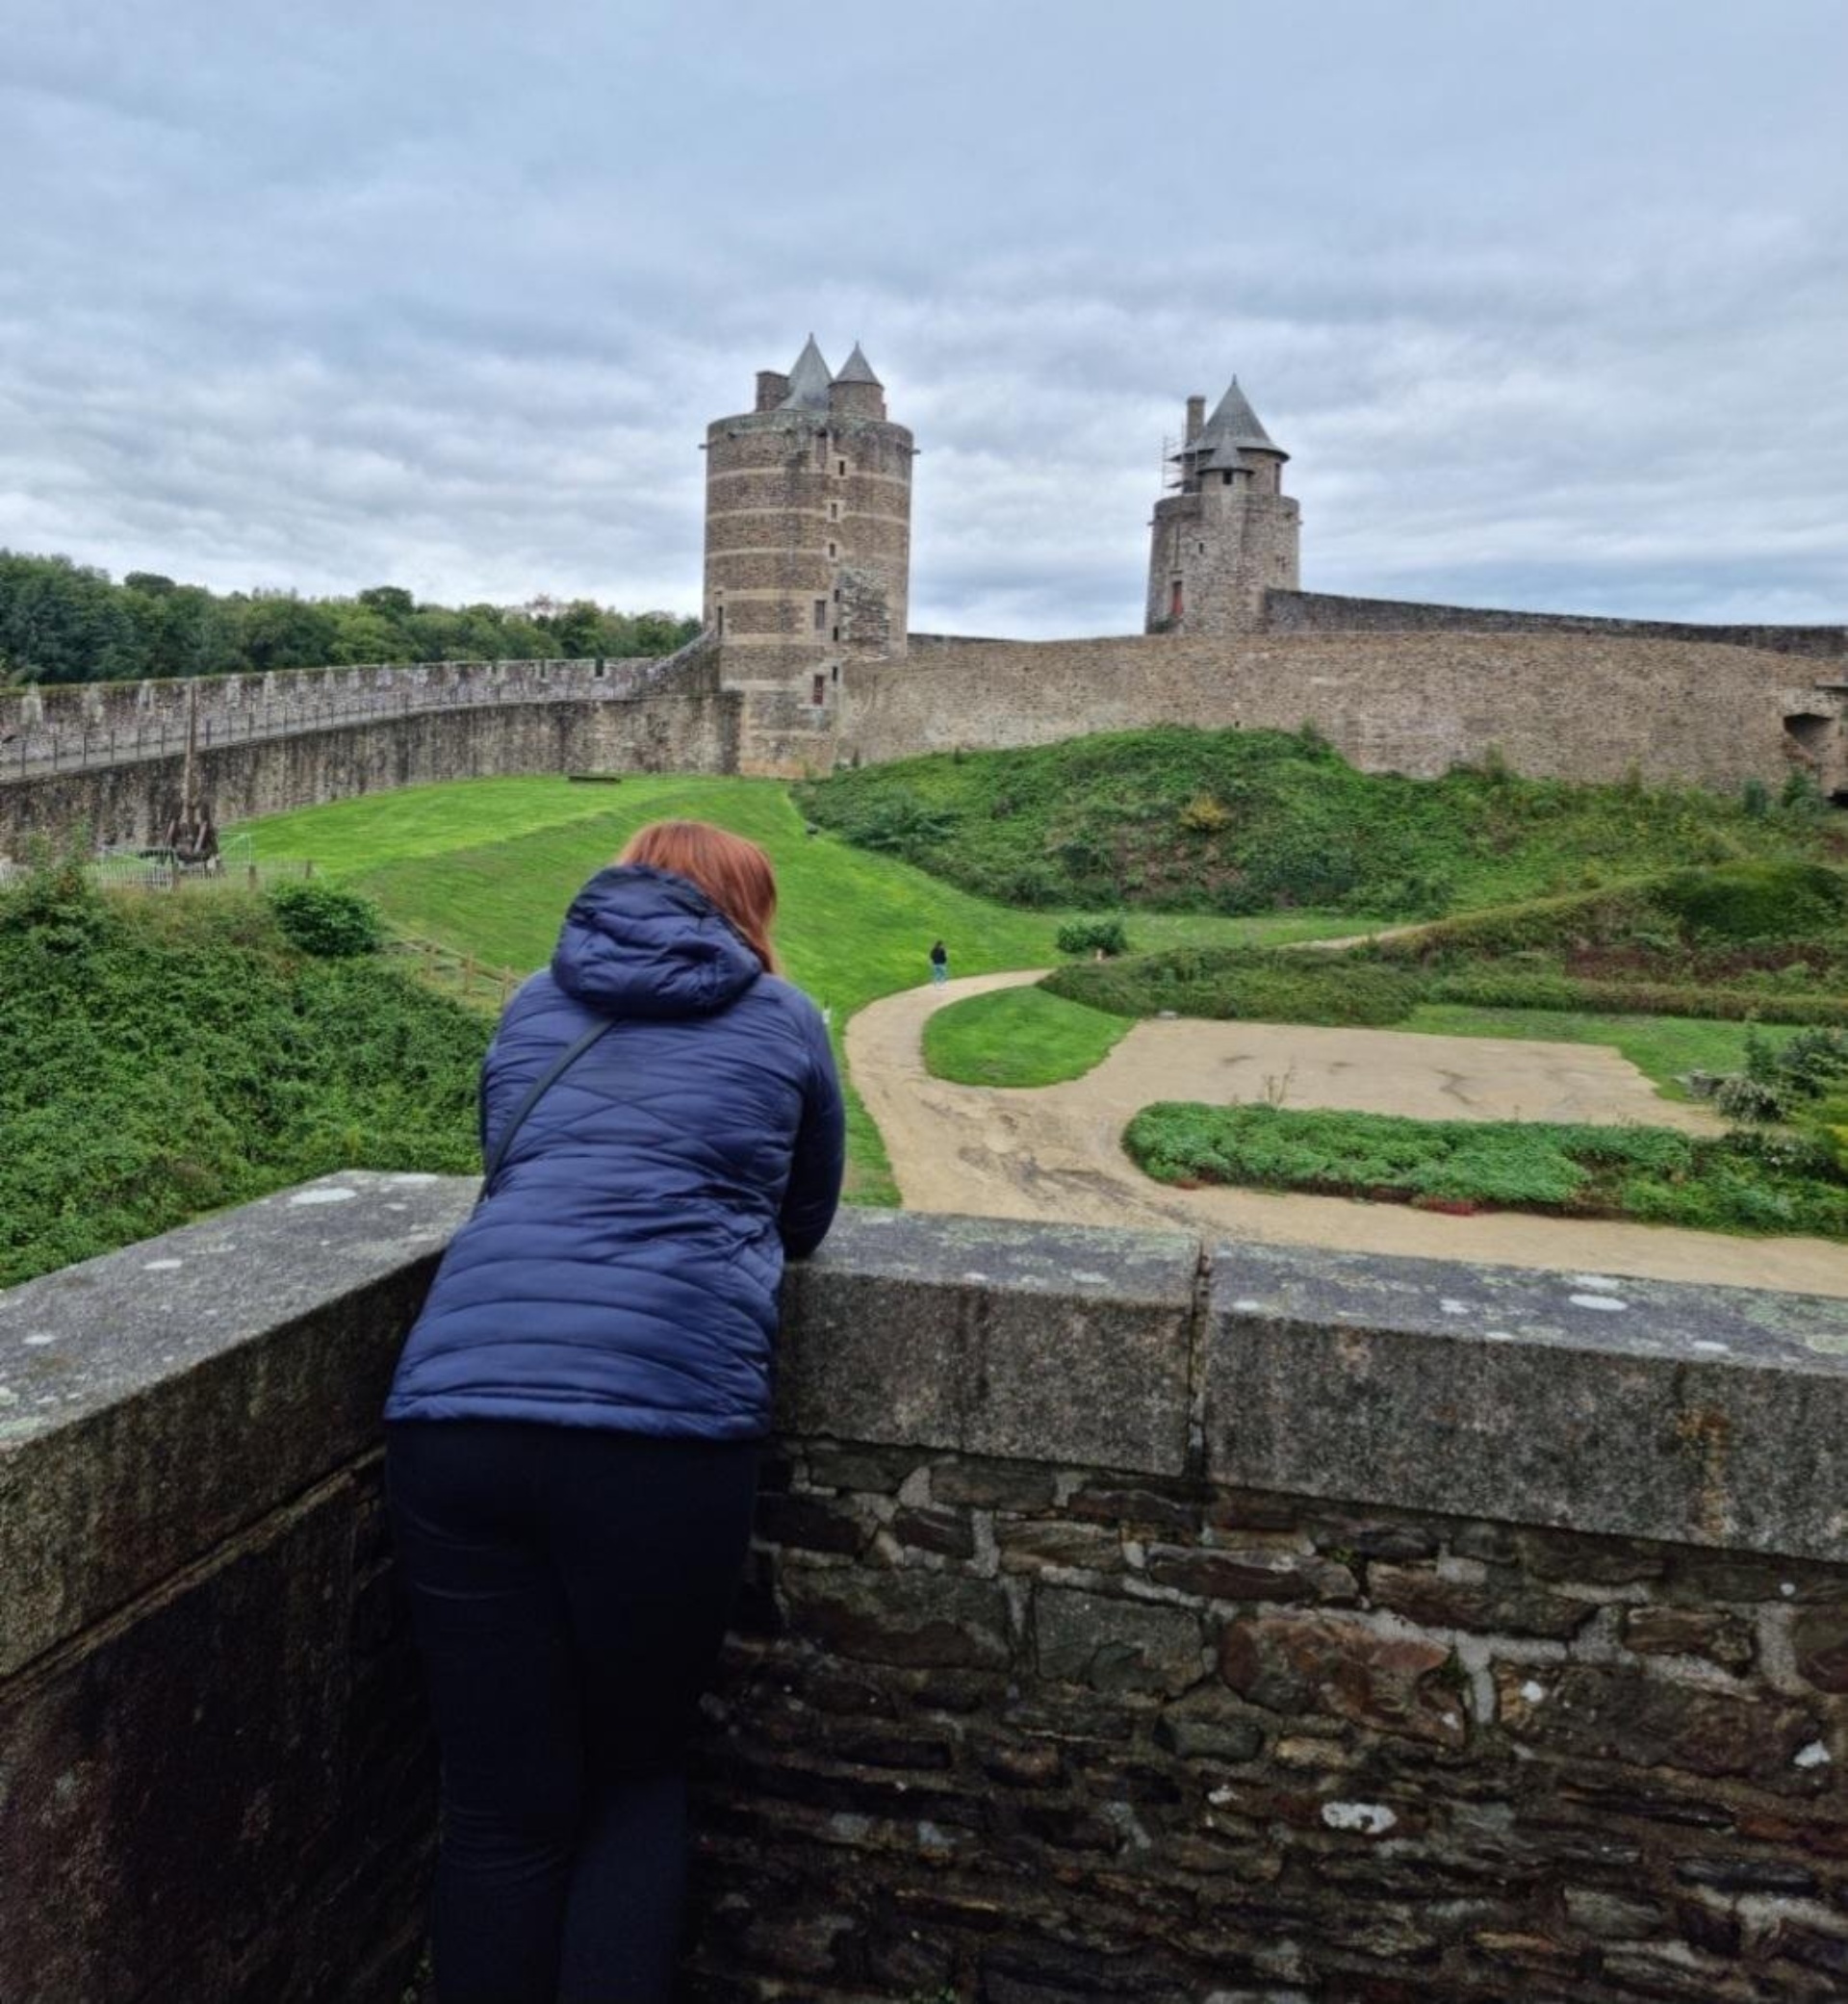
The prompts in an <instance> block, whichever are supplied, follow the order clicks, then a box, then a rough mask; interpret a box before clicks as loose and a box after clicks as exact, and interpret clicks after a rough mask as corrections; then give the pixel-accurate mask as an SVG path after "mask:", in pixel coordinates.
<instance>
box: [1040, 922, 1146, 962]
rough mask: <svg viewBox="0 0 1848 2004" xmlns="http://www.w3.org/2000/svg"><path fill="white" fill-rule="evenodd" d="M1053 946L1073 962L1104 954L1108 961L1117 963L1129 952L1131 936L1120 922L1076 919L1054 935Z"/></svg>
mask: <svg viewBox="0 0 1848 2004" xmlns="http://www.w3.org/2000/svg"><path fill="white" fill-rule="evenodd" d="M1053 944H1054V945H1055V946H1057V947H1058V949H1059V951H1060V952H1061V953H1068V954H1071V955H1072V956H1073V957H1074V958H1078V957H1082V958H1086V959H1089V958H1090V956H1091V955H1092V954H1098V953H1101V954H1102V955H1103V956H1104V957H1105V959H1107V960H1114V959H1115V958H1116V957H1117V955H1118V954H1123V953H1127V952H1128V951H1129V935H1128V934H1127V933H1126V932H1125V931H1124V930H1123V922H1122V920H1121V919H1120V918H1074V919H1073V920H1072V921H1071V922H1070V923H1069V924H1068V925H1062V926H1061V927H1060V928H1059V930H1058V932H1056V933H1055V934H1054V935H1053Z"/></svg>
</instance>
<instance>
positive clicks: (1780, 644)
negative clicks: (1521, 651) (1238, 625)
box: [1264, 590, 1848, 661]
mask: <svg viewBox="0 0 1848 2004" xmlns="http://www.w3.org/2000/svg"><path fill="white" fill-rule="evenodd" d="M1264 625H1265V627H1266V628H1267V629H1268V630H1270V632H1273V633H1435V632H1470V633H1601V634H1605V635H1607V636H1609V637H1612V638H1625V637H1628V638H1630V639H1634V640H1691V641H1694V642H1696V643H1697V644H1699V645H1701V646H1704V647H1750V648H1757V649H1759V650H1760V651H1762V652H1765V653H1768V654H1791V655H1809V656H1810V657H1811V658H1813V659H1816V660H1822V661H1839V660H1842V659H1844V658H1848V627H1766V626H1758V627H1750V626H1744V627H1724V626H1720V627H1716V626H1706V625H1700V624H1696V623H1695V622H1693V621H1689V620H1665V619H1600V618H1598V617H1597V616H1596V615H1594V614H1591V613H1579V612H1511V611H1506V610H1502V609H1500V608H1497V607H1493V606H1487V605H1424V604H1417V603H1416V602H1414V601H1412V600H1409V599H1347V598H1341V597H1338V596H1335V595H1333V594H1331V593H1327V592H1302V591H1294V590H1292V591H1284V590H1272V591H1270V592H1268V593H1267V594H1266V595H1265V606H1264Z"/></svg>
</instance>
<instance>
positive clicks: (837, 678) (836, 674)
mask: <svg viewBox="0 0 1848 2004" xmlns="http://www.w3.org/2000/svg"><path fill="white" fill-rule="evenodd" d="M834 681H836V682H838V681H840V663H839V662H838V661H836V662H835V663H834Z"/></svg>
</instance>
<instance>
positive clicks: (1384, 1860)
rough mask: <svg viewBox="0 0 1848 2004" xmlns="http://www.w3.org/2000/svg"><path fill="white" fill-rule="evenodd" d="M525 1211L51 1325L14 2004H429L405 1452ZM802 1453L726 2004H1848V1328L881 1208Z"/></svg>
mask: <svg viewBox="0 0 1848 2004" xmlns="http://www.w3.org/2000/svg"><path fill="white" fill-rule="evenodd" d="M472 1195H473V1192H472V1189H471V1187H470V1186H468V1185H467V1184H465V1183H461V1182H459V1181H448V1180H438V1179H434V1178H425V1177H392V1176H385V1175H375V1174H348V1175H343V1176H340V1177H334V1178H327V1179H323V1181H321V1183H318V1184H312V1185H309V1186H306V1187H305V1188H303V1189H301V1190H298V1191H295V1192H290V1193H284V1194H282V1195H278V1196H275V1197H272V1198H269V1199H268V1200H266V1201H265V1202H264V1203H261V1204H257V1205H252V1206H249V1207H246V1208H245V1209H244V1210H241V1211H235V1212H231V1213H227V1214H223V1215H221V1216H219V1217H218V1218H215V1219H210V1220H204V1221H203V1222H201V1223H198V1224H195V1225H192V1226H189V1227H187V1228H186V1229H185V1230H183V1231H180V1232H175V1233H172V1234H169V1235H167V1237H166V1238H165V1239H162V1240H158V1241H154V1242H150V1243H149V1244H147V1245H145V1246H136V1247H131V1248H128V1249H127V1250H125V1251H123V1252H120V1253H116V1254H114V1255H111V1256H110V1257H108V1258H106V1259H103V1260H99V1261H93V1262H90V1264H89V1265H87V1266H84V1267H79V1268H73V1269H69V1270H67V1271H65V1272H63V1273H59V1274H53V1275H47V1276H45V1277H44V1278H43V1279H41V1280H39V1281H36V1282H33V1283H30V1284H29V1285H27V1286H26V1287H23V1288H20V1289H16V1290H14V1291H13V1293H12V1294H10V1295H6V1296H4V1297H0V1502H3V1503H4V1507H0V1577H4V1578H5V1579H6V1580H7V1582H8V1587H9V1591H8V1593H7V1595H6V1596H5V1598H4V1599H3V1600H0V1765H3V1766H4V1770H5V1772H6V1775H7V1778H8V1787H7V1792H6V1795H5V1798H4V1809H0V1880H4V1883H5V1884H6V1886H7V1888H8V1892H7V1921H8V1925H7V1926H6V1928H5V1929H3V1930H0V1994H4V1995H5V1996H6V1997H7V1998H8V1999H9V2004H152V2000H155V1999H163V2000H165V1999H179V1998H184V1999H186V2000H187V2004H218V2000H233V1999H235V2000H238V2004H245V2000H247V2004H258V2000H262V2004H302V2000H309V1999H315V2000H320V1999H326V2000H330V2004H331V2000H333V1999H340V2000H343V2004H398V1986H399V1984H400V1982H401V1980H402V1978H403V1976H404V1975H405V1973H406V1971H407V1970H408V1968H409V1965H410V1964H411V1962H412V1961H413V1960H414V1958H415V1951H416V1945H417V1937H418V1933H419V1927H420V1921H421V1914H420V1909H419V1899H420V1896H421V1891H422V1885H423V1880H424V1873H425V1871H426V1868H427V1860H428V1825H429V1814H430V1798H429V1782H430V1774H429V1764H428V1760H427V1750H426V1747H425V1744H424V1732H423V1727H422V1724H421V1718H420V1713H419V1709H418V1704H417V1697H416V1687H415V1680H414V1677H413V1674H412V1665H411V1661H410V1658H409V1656H408V1653H407V1651H406V1648H405V1644H404V1638H403V1633H402V1629H401V1622H400V1616H399V1612H398V1607H397V1604H396V1602H395V1600H394V1598H393V1595H392V1590H391V1585H390V1580H389V1577H388V1572H387V1561H386V1555H385V1550H384V1546H383V1544H382V1542H381V1537H380V1525H379V1518H378V1497H377V1450H376V1425H375V1414H376V1412H377V1408H378V1402H379V1400H380V1398H381V1397H382V1392H383V1386H384V1383H385V1380H386V1377H387V1375H388V1374H389V1372H390V1369H391V1364H392V1360H393V1357H394V1354H395V1351H396V1349H397V1346H398V1341H399V1339H400V1337H401V1333H402V1330H403V1328H404V1326H405V1325H406V1323H407V1322H408V1319H409V1318H410V1316H411V1315H412V1313H413V1312H414V1309H415V1304H416V1301H417V1299H418V1297H419V1296H420V1294H421V1291H422V1288H423V1286H424V1282H425V1280H426V1277H427V1274H428V1272H429V1271H430V1266H431V1262H432V1260H433V1259H434V1256H435V1254H436V1251H437V1249H438V1247H439V1246H440V1245H441V1243H442V1241H443V1239H444V1237H445V1236H446V1234H447V1233H448V1231H449V1230H450V1229H452V1227H453V1225H454V1223H455V1222H456V1221H457V1220H459V1219H460V1218H461V1217H462V1216H463V1215H464V1213H465V1211H466V1209H467V1206H468V1203H469V1201H470V1200H471V1197H472ZM780 1424H781V1426H782V1429H783V1430H782V1435H781V1442H780V1447H779V1451H778V1452H777V1455H776V1457H775V1459H774V1461H773V1463H772V1466H771V1469H770V1472H769V1477H768V1480H767V1483H766V1493H765V1496H764V1502H763V1508H762V1513H761V1519H760V1525H759V1531H760V1539H759V1549H758V1552H757V1557H756V1560H755V1563H754V1568H753V1574H752V1578H751V1580H749V1582H748V1585H747V1590H746V1594H745V1596H744V1599H743V1601H742V1603H741V1606H740V1610H739V1618H738V1621H737V1624H736V1632H735V1634H734V1636H733V1639H732V1644H731V1646H730V1648H729V1650H728V1655H727V1661H726V1665H725V1669H724V1674H723V1678H722V1682H721V1685H720V1688H719V1690H718V1691H717V1692H716V1693H715V1695H714V1697H713V1698H712V1699H711V1701H709V1705H708V1718H709V1731H708V1733H707V1734H706V1738H705V1741H704V1744H703V1748H702V1756H701V1788H700V1794H701V1828H702V1832H703V1836H702V1861H701V1872H700V1893H699V1909H698V1928H697V1935H696V1940H695V1943H694V1946H693V1951H692V1954H691V1957H690V1960H689V1965H688V1976H687V1984H686V1995H687V1996H688V1997H689V1998H692V1999H698V2000H706V2004H746V2000H751V2004H758V2000H763V2004H767V2000H769V1999H772V1998H801V1999H804V2000H807V2004H873V2000H876V1999H888V2000H891V2004H918V2000H920V1999H926V1998H928V1999H931V2000H933V2004H935V2000H937V1999H938V1998H944V1997H947V1998H956V1999H963V1998H967V1999H972V2000H982V2004H1091V2000H1094V1999H1096V1998H1099V1997H1125V1998H1137V1999H1141V2000H1143V2004H1203V2000H1209V1999H1210V2000H1214V2004H1353V2000H1364V2004H1412V2000H1414V1999H1416V2000H1420V2004H1424V2000H1434V2004H1462V2000H1466V1999H1467V2000H1473V2004H1488V2000H1491V1999H1498V2000H1507V1999H1521V2000H1524V2004H1525V2000H1531V2004H1566V2000H1571V2004H1618V2000H1624V2004H1642V2000H1645V1999H1662V1998H1671V1999H1672V1998H1685V1999H1689V2000H1694V1999H1699V2000H1702V2004H1727V2000H1740V2004H1745V2000H1759V1999H1799V2000H1805V2004H1821V2000H1823V1999H1827V1998H1834V1997H1838V1996H1839V1995H1840V1994H1841V1993H1842V1986H1843V1982H1844V1972H1845V1971H1848V1791H1844V1788H1843V1785H1842V1768H1843V1763H1844V1761H1845V1760H1848V1528H1845V1527H1844V1524H1843V1521H1842V1514H1841V1498H1842V1496H1843V1494H1844V1493H1845V1492H1844V1482H1843V1478H1844V1475H1848V1326H1844V1323H1843V1320H1842V1314H1841V1307H1840V1304H1839V1303H1833V1302H1826V1301H1819V1300H1812V1299H1806V1298H1804V1297H1788V1296H1770V1295H1755V1294H1751V1293H1746V1292H1742V1291H1727V1290H1717V1289H1690V1288H1681V1287H1673V1286H1668V1285H1665V1284H1660V1283H1647V1282H1640V1281H1628V1280H1626V1281H1615V1280H1612V1279H1609V1278H1606V1277H1604V1276H1599V1275H1590V1274H1573V1275H1564V1274H1559V1275H1553V1274H1544V1273H1530V1272H1514V1271H1511V1270H1500V1269H1491V1268H1467V1267H1461V1266H1450V1265H1443V1264H1438V1263H1433V1262H1422V1261H1420V1262H1411V1261H1387V1260H1373V1259H1365V1258H1360V1257H1355V1256H1344V1255H1341V1254H1336V1253H1315V1252H1298V1251H1288V1252H1286V1251H1281V1250H1274V1249H1267V1248H1248V1247H1247V1248H1224V1247H1219V1248H1211V1249H1210V1251H1208V1250H1206V1249H1203V1248H1202V1247H1200V1246H1198V1245H1196V1244H1195V1243H1194V1242H1193V1241H1192V1240H1190V1239H1186V1238H1181V1237H1166V1236H1155V1235H1142V1234H1130V1233H1113V1232H1107V1231H1088V1230H1082V1229H1079V1228H1075V1227H1028V1226H1016V1225H1010V1224H1005V1223H999V1222H992V1221H985V1220H966V1219H926V1218H913V1217H907V1216H904V1215H902V1214H867V1215H861V1216H850V1217H848V1218H846V1219H844V1220H842V1222H841V1224H840V1225H839V1226H838V1227H837V1229H836V1231H835V1233H834V1237H833V1238H832V1239H831V1240H830V1242H829V1244H828V1246H826V1247H825V1248H824V1249H823V1252H822V1253H821V1255H820V1256H819V1257H818V1258H817V1259H816V1260H814V1261H812V1262H811V1263H809V1265H807V1266H806V1267H804V1268H801V1269H799V1270H796V1271H795V1272H792V1274H791V1277H790V1281H789V1285H788V1290H787V1295H786V1328H785V1335H784V1347H783V1383H782V1387H781V1402H780Z"/></svg>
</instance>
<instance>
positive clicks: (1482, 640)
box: [840, 632, 1848, 791]
mask: <svg viewBox="0 0 1848 2004" xmlns="http://www.w3.org/2000/svg"><path fill="white" fill-rule="evenodd" d="M1826 675H1827V671H1826V670H1819V669H1818V667H1817V666H1816V665H1814V664H1812V663H1810V662H1809V661H1806V660H1803V659H1793V658H1791V657H1790V656H1789V655H1782V654H1775V653H1770V652H1764V651H1755V650H1752V649H1748V648H1744V647H1734V646H1714V645H1709V644H1707V643H1695V642H1693V641H1684V640H1646V639H1631V638H1626V637H1621V636H1610V635H1603V634H1596V633H1591V632H1584V633H1579V632H1571V633H1553V632H1544V633H1542V632H1532V633H1527V632H1518V633H1517V632H1505V633H1488V634H1476V633H1469V632H1455V633H1451V632H1433V633H1421V632H1394V633H1389V634H1381V635H1377V636H1375V635H1371V634H1365V633H1361V634H1334V633H1330V634H1322V633H1292V634H1275V635H1270V634H1263V635H1254V636H1252V637H1250V638H1248V639H1239V638H1219V639H1214V638H1204V637H1197V638H1196V637H1193V636H1191V635H1182V634H1169V635H1155V636H1147V637H1144V636H1141V635H1137V636H1134V637H1125V638H1121V639H1107V640H1068V641H1041V642H1026V641H999V642H990V643H987V644H981V643H970V644H968V645H964V646H950V645H944V644H937V645H934V646H931V647H928V648H922V649H917V648H914V650H913V654H912V657H911V659H910V660H909V661H906V662H902V663H900V662H894V663H892V664H890V665H889V666H886V665H880V664H867V665H861V666H858V667H856V668H855V669H853V671H852V672H851V674H850V675H849V676H848V677H847V679H846V681H845V684H844V688H845V698H846V700H845V703H844V705H843V715H842V725H841V733H840V749H841V751H842V753H843V755H845V756H847V757H850V758H857V759H860V760H862V761H864V762H867V763H874V762H877V761H880V760H883V759H888V758H910V757H912V756H914V755H916V754H918V753H922V752H937V751H950V750H953V749H956V748H958V747H965V748H973V747H987V746H999V745H1020V744H1045V743H1050V742H1053V741H1055V740H1057V739H1060V738H1065V737H1076V736H1079V735H1082V734H1084V733H1086V732H1096V731H1129V730H1137V729H1141V728H1143V727H1146V726H1148V725H1153V724H1192V725H1197V726H1200V727H1202V728H1207V729H1220V728H1224V727H1226V726H1242V727H1244V728H1246V729H1251V728H1255V727H1266V728H1270V729H1278V730H1295V729H1296V727H1297V726H1298V725H1300V724H1302V723H1304V722H1313V723H1314V724H1316V725H1317V726H1318V727H1319V728H1320V729H1321V730H1322V732H1323V733H1324V734H1325V735H1326V736H1327V737H1328V738H1329V739H1330V740H1331V741H1332V743H1333V744H1334V745H1335V747H1336V748H1337V749H1338V750H1339V751H1340V752H1342V753H1343V754H1344V755H1345V756H1346V757H1347V758H1350V759H1351V760H1352V761H1353V762H1354V763H1355V764H1356V765H1358V766H1360V767H1362V768H1363V769H1364V770H1367V771H1370V772H1384V771H1392V772H1403V773H1411V774H1416V775H1422V776H1426V777H1428V776H1433V775H1436V774H1439V773H1442V772H1444V771H1446V770H1447V769H1448V768H1449V767H1450V766H1451V765H1452V764H1455V763H1458V762H1459V761H1467V760H1472V759H1479V758H1483V757H1484V756H1485V755H1486V754H1487V753H1488V751H1489V750H1490V748H1491V747H1495V748H1497V749H1498V750H1499V751H1500V752H1501V756H1502V757H1504V758H1506V759H1507V761H1508V762H1509V763H1510V764H1511V765H1513V766H1514V767H1515V768H1516V769H1517V770H1518V771H1521V772H1526V773H1535V774H1553V775H1557V776H1559V777H1561V778H1568V779H1576V780H1616V779H1621V778H1622V777H1624V775H1625V774H1626V773H1627V772H1628V771H1629V770H1630V768H1631V767H1632V766H1633V767H1634V768H1635V769H1636V770H1637V771H1638V772H1640V773H1641V774H1642V775H1643V776H1644V777H1645V778H1646V779H1649V780H1654V781H1670V780H1680V781H1687V782H1694V783H1697V784H1703V785H1711V786H1723V787H1732V786H1736V785H1737V784H1740V782H1742V781H1744V780H1746V779H1751V778H1758V779H1763V780H1766V781H1768V782H1769V783H1770V784H1773V785H1774V786H1775V785H1776V784H1780V783H1781V782H1782V781H1783V779H1784V776H1785V775H1786V774H1787V773H1788V772H1789V771H1790V770H1791V769H1792V767H1793V765H1796V766H1801V767H1802V768H1803V769H1805V770H1808V771H1811V772H1813V773H1814V774H1815V776H1816V778H1817V779H1818V781H1819V782H1820V783H1821V784H1822V785H1823V786H1824V788H1825V790H1829V791H1834V790H1836V789H1840V788H1843V787H1848V737H1845V736H1844V731H1843V725H1842V721H1841V719H1842V717H1843V713H1844V710H1845V709H1848V699H1844V696H1843V694H1842V693H1841V690H1840V686H1839V679H1838V678H1835V679H1834V680H1835V687H1833V688H1831V687H1826V686H1819V683H1822V682H1823V681H1824V680H1825V677H1826ZM1786 717H1799V718H1803V719H1806V720H1807V719H1809V718H1814V719H1815V720H1816V721H1815V723H1814V724H1813V725H1812V724H1809V723H1808V722H1806V723H1805V725H1804V732H1805V734H1804V735H1803V736H1801V737H1799V736H1798V735H1793V733H1792V732H1791V731H1790V730H1788V729H1786V728H1785V722H1784V720H1785V718H1786Z"/></svg>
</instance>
